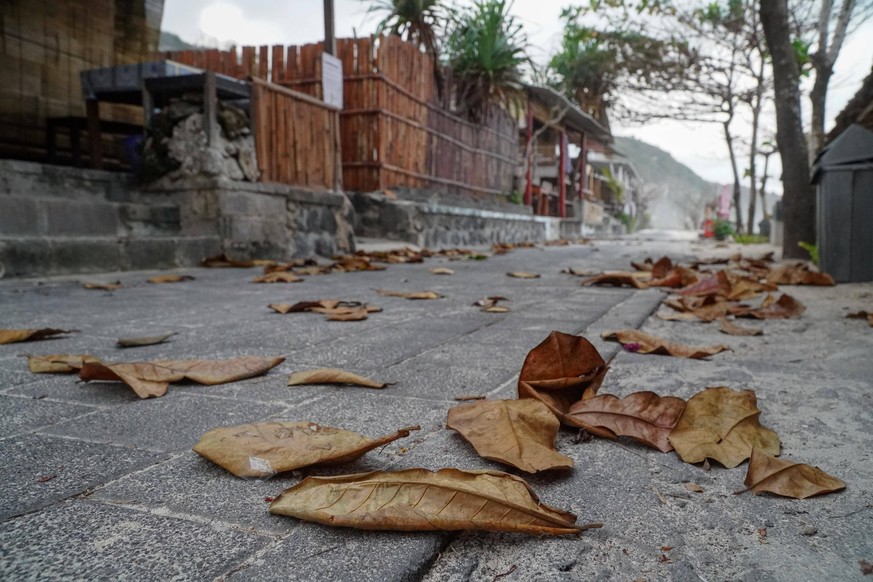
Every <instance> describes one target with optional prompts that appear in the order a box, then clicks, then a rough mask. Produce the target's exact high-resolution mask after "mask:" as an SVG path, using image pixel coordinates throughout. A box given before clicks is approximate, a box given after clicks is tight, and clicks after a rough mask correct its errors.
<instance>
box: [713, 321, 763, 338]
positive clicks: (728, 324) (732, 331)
mask: <svg viewBox="0 0 873 582" xmlns="http://www.w3.org/2000/svg"><path fill="white" fill-rule="evenodd" d="M718 324H719V328H718V331H720V332H721V333H726V334H728V335H742V336H750V335H762V334H763V333H764V330H763V329H761V328H758V327H742V326H740V325H737V324H735V323H734V322H732V321H730V320H729V319H728V318H727V317H724V316H722V317H719V318H718Z"/></svg>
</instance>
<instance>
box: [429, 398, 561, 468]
mask: <svg viewBox="0 0 873 582" xmlns="http://www.w3.org/2000/svg"><path fill="white" fill-rule="evenodd" d="M560 425H561V423H560V422H559V421H558V419H557V418H555V415H554V414H552V412H551V411H550V410H549V408H548V407H547V406H546V405H545V404H543V403H542V402H540V401H539V400H534V399H532V398H525V399H523V400H481V401H479V402H473V403H470V404H461V405H459V406H455V407H454V408H450V409H449V415H448V420H447V421H446V427H447V428H450V429H452V430H456V431H458V433H460V435H461V436H462V437H464V438H465V439H466V440H467V442H469V443H470V444H471V445H473V448H474V449H476V452H477V453H479V455H481V456H482V457H485V458H486V459H490V460H492V461H498V462H500V463H506V464H507V465H511V466H513V467H516V468H517V469H521V470H522V471H527V472H528V473H537V472H539V471H545V470H548V469H561V468H570V467H572V466H573V460H572V459H570V458H569V457H565V456H564V455H562V454H561V453H559V452H558V451H556V450H555V438H556V437H557V435H558V428H559V427H560Z"/></svg>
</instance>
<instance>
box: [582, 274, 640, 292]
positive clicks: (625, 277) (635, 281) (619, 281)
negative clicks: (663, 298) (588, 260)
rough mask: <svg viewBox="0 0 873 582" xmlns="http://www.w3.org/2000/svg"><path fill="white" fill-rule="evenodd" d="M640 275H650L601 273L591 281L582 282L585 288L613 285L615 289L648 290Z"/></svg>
mask: <svg viewBox="0 0 873 582" xmlns="http://www.w3.org/2000/svg"><path fill="white" fill-rule="evenodd" d="M640 275H643V276H647V275H648V273H645V272H643V273H601V274H600V275H595V276H594V277H591V278H590V279H585V280H584V281H582V283H581V285H582V286H583V287H590V286H591V285H612V286H613V287H633V288H635V289H647V288H648V285H647V284H646V283H644V282H643V281H642V278H641V277H640Z"/></svg>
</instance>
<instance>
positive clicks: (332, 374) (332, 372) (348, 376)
mask: <svg viewBox="0 0 873 582" xmlns="http://www.w3.org/2000/svg"><path fill="white" fill-rule="evenodd" d="M303 384H353V385H355V386H363V387H364V388H384V387H386V386H390V384H388V383H385V382H376V381H375V380H370V379H369V378H364V377H363V376H358V375H357V374H352V373H351V372H346V371H345V370H340V369H338V368H316V369H314V370H305V371H303V372H294V373H293V374H291V376H290V377H289V378H288V385H289V386H300V385H303Z"/></svg>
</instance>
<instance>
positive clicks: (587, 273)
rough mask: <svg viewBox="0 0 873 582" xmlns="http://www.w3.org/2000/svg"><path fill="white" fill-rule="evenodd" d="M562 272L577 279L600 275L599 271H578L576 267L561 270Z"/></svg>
mask: <svg viewBox="0 0 873 582" xmlns="http://www.w3.org/2000/svg"><path fill="white" fill-rule="evenodd" d="M561 272H562V273H566V274H567V275H573V276H575V277H593V276H594V275H598V274H599V272H598V271H595V270H593V269H577V268H576V267H565V268H563V269H561Z"/></svg>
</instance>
